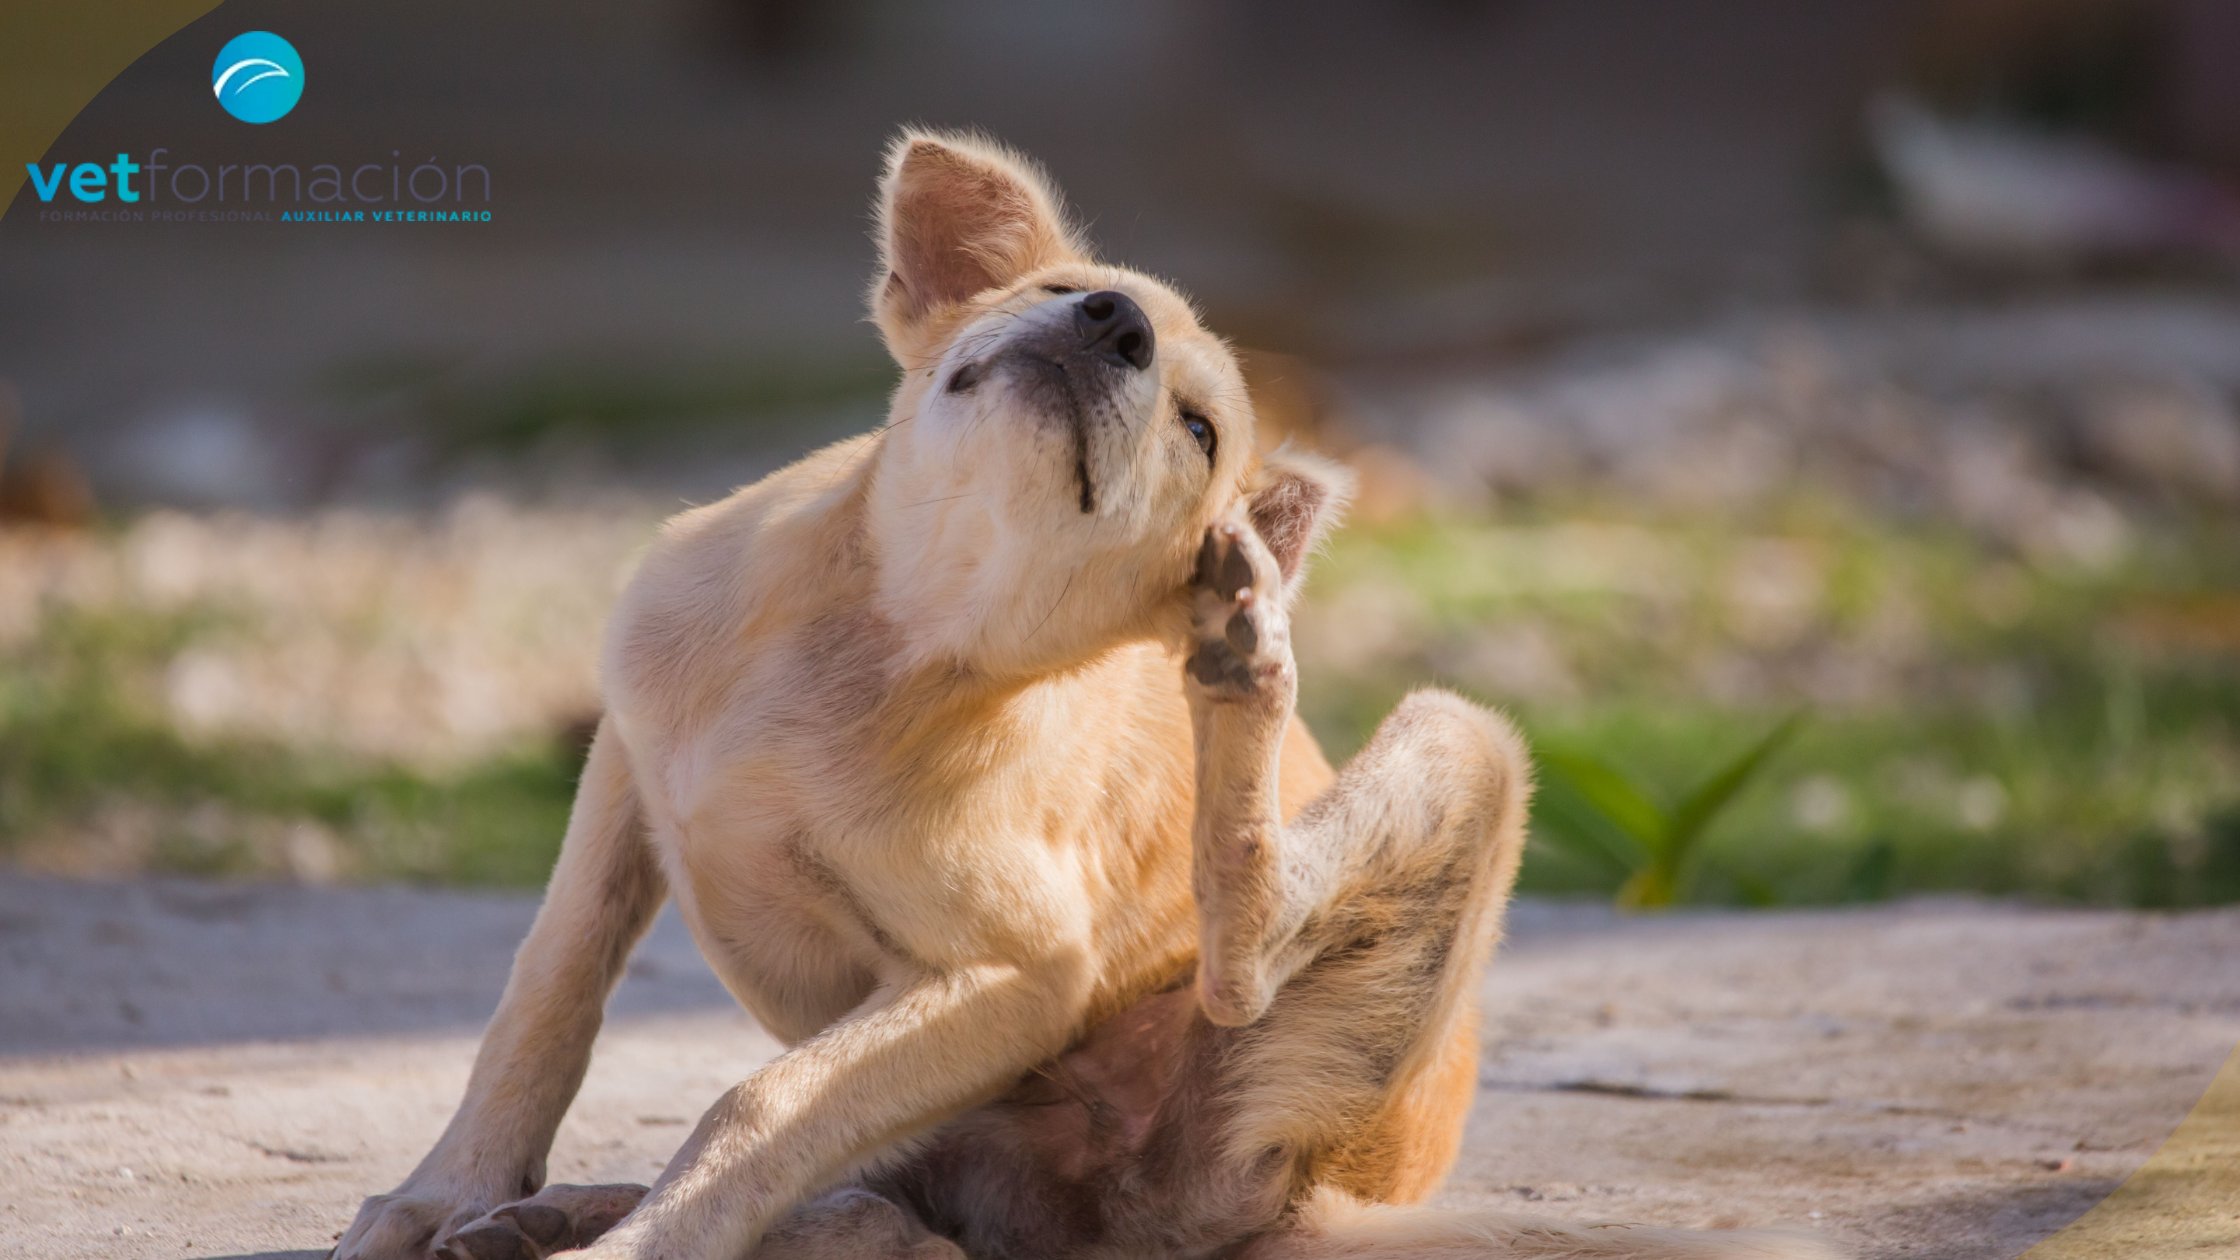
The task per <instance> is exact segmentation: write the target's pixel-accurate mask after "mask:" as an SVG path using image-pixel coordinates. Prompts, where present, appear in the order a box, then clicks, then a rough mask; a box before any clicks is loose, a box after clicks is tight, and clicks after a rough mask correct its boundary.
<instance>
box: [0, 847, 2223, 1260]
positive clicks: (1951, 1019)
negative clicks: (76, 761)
mask: <svg viewBox="0 0 2240 1260" xmlns="http://www.w3.org/2000/svg"><path fill="white" fill-rule="evenodd" d="M534 908H535V903H534V900H533V899H532V898H528V897H522V896H515V895H497V894H473V893H458V892H423V891H413V890H404V889H319V888H306V887H295V886H281V885H239V884H203V883H193V882H182V881H137V882H127V883H72V882H61V881H54V880H47V879H34V878H27V877H20V876H0V958H4V965H0V1254H4V1255H6V1256H10V1257H15V1258H17V1260H49V1258H60V1257H91V1256H101V1257H118V1258H120V1260H136V1258H140V1257H164V1258H166V1260H168V1258H171V1257H258V1258H260V1260H281V1258H282V1257H290V1258H294V1257H303V1258H309V1257H315V1256H318V1255H320V1254H322V1253H323V1252H324V1250H325V1249H326V1248H327V1246H328V1245H329V1243H330V1240H331V1239H332V1238H333V1237H334V1236H335V1235H336V1233H337V1232H338V1231H339V1230H341V1228H342V1227H343V1225H344V1224H345V1223H346V1222H347V1221H348V1220H349V1218H350V1216H351V1213H352V1212H353V1210H354V1209H355V1207H356V1205H357V1202H358V1200H359V1198H360V1197H361V1196H363V1195H365V1194H367V1193H370V1192H373V1191H376V1190H381V1189H385V1188H387V1187H388V1186H389V1185H390V1184H391V1183H393V1182H395V1181H396V1180H397V1179H398V1178H400V1177H401V1176H402V1175H403V1174H404V1173H405V1172H406V1171H407V1170H408V1169H409V1168H410V1167H411V1165H412V1163H413V1162H414V1161H415V1160H416V1159H417V1158H418V1157H419V1155H420V1153H421V1152H422V1151H423V1150H424V1148H425V1147H426V1146H427V1145H428V1144H429V1142H430V1141H431V1140H432V1139H433V1138H434V1137H435V1135H436V1133H437V1132H438V1130H439V1129H440V1128H441V1127H442V1125H443V1123H444V1120H445V1118H446V1117H447V1116H448V1114H449V1112H450V1109H451V1106H452V1104H453V1102H454V1101H455V1100H456V1098H457V1096H458V1093H459V1090H460V1087H461V1085H462V1084H463V1082H464V1079H465V1076H466V1071H467V1066H468V1062H469V1060H470V1058H471V1056H472V1053H473V1049H474V1044H475V1035H476V1031H477V1028H478V1025H479V1023H480V1021H481V1020H482V1019H483V1018H484V1017H485V1016H486V1015H487V1013H488V1011H489V1009H490V1007H491V1005H492V1003H493V1001H494V1000H495V998H496V995H497V992H498V990H499V988H500V986H501V984H502V983H503V980H504V975H505V970H506V966H507V962H508V960H509V957H510V955H511V952H512V948H513V945H514V943H515V942H516V940H518V938H519V937H520V935H521V933H522V931H523V930H524V928H525V927H526V926H527V924H528V921H529V918H530V915H531V914H532V913H533V911H534ZM2236 958H2240V912H2234V911H2222V912H2211V913H2197V914H2185V915H2164V914H2137V913H2123V912H2109V911H2052V910H2033V909H2023V908H2017V907H2012V906H2005V905H1996V904H1985V903H1980V902H1969V901H1931V902H1911V903H1905V904H1899V905H1891V906H1881V907H1874V908H1869V909H1859V910H1845V911H1825V912H1784V913H1749V914H1737V913H1689V914H1678V915H1672V916H1667V917H1662V918H1648V919H1618V918H1614V917H1613V916H1611V915H1610V914H1609V913H1608V912H1606V911H1604V910H1601V909H1600V908H1594V907H1580V906H1557V905H1547V904H1531V903H1528V904H1524V905H1520V906H1519V907H1518V908H1517V909H1516V911H1515V913H1514V915H1513V917H1512V937H1511V940H1510V943H1509V944H1508V945H1507V946H1506V947H1504V949H1503V951H1502V953H1501V955H1500V957H1499V958H1498V959H1497V960H1496V962H1495V964H1494V966H1493V968H1492V970H1491V971H1490V973H1489V976H1488V979H1487V981H1486V996H1487V1001H1488V1009H1489V1012H1490V1014H1489V1021H1488V1037H1487V1045H1486V1053H1485V1059H1484V1068H1483V1075H1482V1083H1481V1088H1480V1091H1479V1095H1478V1102H1477V1106H1476V1110H1475V1112H1474V1113H1473V1115H1472V1116H1471V1118H1470V1130H1469V1134H1470V1136H1469V1142H1468V1146H1467V1148H1466V1150H1465V1152H1464V1154H1463V1157H1462V1160H1461V1162H1460V1164H1459V1165H1458V1166H1457V1168H1456V1170H1455V1173H1454V1176H1453V1177H1452V1178H1451V1180H1450V1182H1449V1185H1448V1188H1447V1189H1446V1190H1445V1191H1444V1192H1443V1193H1444V1197H1445V1199H1446V1200H1448V1201H1450V1202H1455V1203H1463V1202H1487V1201H1493V1202H1498V1203H1501V1204H1504V1205H1512V1204H1513V1205H1514V1206H1515V1208H1516V1209H1517V1210H1518V1211H1520V1212H1528V1213H1534V1214H1541V1215H1547V1216H1558V1217H1566V1218H1574V1219H1600V1220H1634V1221H1654V1222H1663V1223H1671V1224H1679V1225H1694V1226H1710V1225H1742V1224H1775V1223H1779V1224H1787V1225H1793V1226H1799V1227H1803V1228H1807V1229H1814V1230H1820V1231H1825V1232H1826V1233H1828V1234H1830V1235H1833V1236H1834V1237H1836V1238H1839V1239H1841V1240H1843V1241H1845V1242H1846V1243H1847V1244H1848V1245H1850V1246H1852V1247H1854V1248H1855V1249H1856V1250H1857V1251H1858V1252H1859V1253H1860V1254H1861V1255H1863V1256H1869V1257H1899V1256H1906V1257H1939V1258H1945V1260H1962V1258H1970V1260H1972V1258H1975V1257H2005V1256H2014V1255H2017V1254H2019V1253H2020V1252H2022V1251H2023V1250H2024V1249H2025V1248H2027V1247H2029V1246H2030V1245H2031V1244H2033V1243H2036V1242H2038V1241H2039V1240H2041V1239H2043V1238H2045V1237H2047V1236H2048V1235H2050V1234H2052V1233H2053V1232H2054V1231H2056V1230H2057V1229H2060V1228H2061V1227H2062V1226H2063V1225H2066V1224H2068V1223H2069V1222H2070V1221H2072V1220H2074V1219H2075V1218H2076V1217H2078V1216H2079V1215H2080V1214H2081V1213H2084V1212H2085V1211H2086V1209H2088V1208H2090V1207H2092V1206H2093V1205H2094V1204H2095V1203H2097V1202H2099V1201H2100V1200H2102V1199H2103V1198H2104V1197H2106V1196H2108V1194H2109V1192H2110V1191H2111V1190H2113V1189H2114V1188H2115V1187H2116V1186H2117V1185H2118V1183H2119V1182H2122V1181H2123V1180H2124V1179H2125V1178H2126V1177H2128V1176H2130V1175H2131V1174H2132V1173H2133V1172H2134V1171H2135V1170H2137V1169H2138V1168H2139V1167H2140V1165H2141V1164H2142V1163H2143V1162H2144V1161H2146V1160H2147V1158H2148V1156H2149V1154H2150V1153H2152V1152H2154V1151H2155V1150H2156V1149H2157V1148H2158V1147H2160V1146H2162V1144H2163V1143H2164V1140H2165V1139H2166V1138H2168V1137H2169V1136H2170V1134H2171V1133H2172V1131H2173V1129H2174V1128H2176V1127H2177V1126H2178V1124H2179V1122H2180V1120H2181V1119H2182V1118H2184V1117H2185V1116H2186V1115H2187V1112H2188V1110H2189V1109H2190V1108H2193V1107H2194V1105H2195V1103H2196V1101H2197V1100H2199V1099H2201V1098H2202V1096H2203V1092H2204V1090H2206V1089H2208V1087H2209V1085H2210V1082H2211V1079H2212V1078H2213V1077H2215V1076H2216V1075H2217V1073H2218V1070H2219V1068H2220V1067H2221V1066H2222V1065H2223V1064H2224V1063H2225V1061H2226V1059H2227V1057H2228V1056H2229V1055H2230V1054H2231V1053H2232V1051H2233V1048H2234V1044H2235V1042H2236V1041H2240V966H2235V965H2234V960H2235V959H2236ZM776 1049H777V1047H776V1045H775V1043H774V1042H772V1040H771V1039H770V1038H769V1037H768V1036H767V1035H765V1034H764V1033H762V1032H761V1031H760V1030H759V1029H757V1028H756V1027H755V1025H754V1024H753V1022H752V1021H751V1020H749V1019H747V1018H746V1017H745V1016H744V1015H743V1014H741V1013H739V1012H738V1011H737V1010H736V1009H735V1007H733V1005H732V1004H731V1002H730V1000H729V998H728V997H727V996H726V995H725V994H724V992H723V990H722V989H721V988H720V986H718V985H717V984H716V982H715V981H714V979H713V978H712V977H711V976H710V975H709V974H708V972H707V970H706V968H705V967H704V966H703V965H702V964H701V962H700V960H699V957H698V955H697V953H696V952H695V950H694V949H693V946H692V943H691V941H690V939H689V937H687V936H686V934H685V933H684V931H683V929H682V927H681V926H680V925H679V924H678V923H677V922H676V920H675V918H674V916H673V915H670V916H667V917H665V918H664V919H663V921H662V923H661V925H660V926H659V927H658V928H657V929H656V931H655V933H654V935H653V936H652V937H651V938H650V939H649V940H648V941H647V943H646V945H645V946H644V947H643V948H642V949H641V950H640V951H639V954H638V956H637V959H636V960H635V962H634V963H633V964H632V967H631V971H630V976H629V979H628V980H627V981H626V982H625V983H624V984H623V986H622V989H621V991H620V992H619V993H618V994H617V996H616V998H615V1001H614V1005H613V1010H612V1013H611V1017H610V1022H609V1025H608V1031H607V1033H606V1035H605V1037H604V1038H603V1039H602V1041H601V1043H600V1048H599V1053H598V1058H597V1060H596V1062H595V1063H594V1065H593V1067H592V1070H591V1076H590V1079H589V1081H588V1082H587V1083H586V1085H585V1087H584V1091H583V1094H582V1097H581V1099H580V1100H579V1101H578V1103H577V1105H576V1108H575V1110H574V1111H573V1113H571V1115H570V1116H569V1119H568V1121H567V1123H566V1124H565V1125H564V1126H563V1127H562V1129H561V1131H560V1136H559V1141H558V1143H557V1145H556V1147H555V1150H554V1152H553V1158H552V1162H551V1175H552V1177H553V1179H554V1180H564V1181H619V1180H632V1181H648V1180H651V1178H652V1177H653V1175H654V1174H655V1172H656V1170H658V1169H659V1168H660V1166H661V1164H662V1162H663V1160H664V1158H665V1157H666V1156H667V1155H668V1154H669V1153H670V1152H671V1151H672V1150H673V1149H674V1148H675V1146H676V1145H677V1143H678V1142H679V1141H680V1140H682V1138H683V1137H684V1135H685V1133H686V1132H687V1127H688V1122H689V1120H690V1118H692V1117H693V1116H695V1115H696V1114H697V1112H698V1111H699V1109H700V1108H701V1107H702V1106H704V1105H705V1104H707V1103H708V1102H710V1101H711V1100H712V1099H713V1098H714V1097H715V1095H716V1094H717V1093H718V1092H719V1091H720V1090H721V1089H723V1088H724V1087H725V1086H726V1085H727V1084H729V1083H730V1082H732V1081H733V1080H736V1079H737V1078H738V1077H740V1076H742V1075H744V1074H745V1073H747V1072H749V1071H751V1070H752V1069H753V1068H754V1066H755V1065H756V1064H757V1063H760V1062H762V1061H763V1060H764V1059H766V1058H767V1057H768V1056H770V1055H771V1054H773V1053H775V1051H776ZM2225 1075H2226V1077H2227V1078H2232V1081H2233V1083H2240V1076H2236V1075H2235V1074H2234V1073H2231V1072H2227V1073H2226V1074H2225ZM2225 1086H2226V1082H2224V1081H2222V1080H2220V1084H2219V1094H2220V1096H2221V1095H2222V1094H2223V1093H2226V1092H2230V1091H2228V1090H2227V1089H2226V1088H2225ZM2203 1110H2204V1111H2207V1110H2209V1108H2207V1107H2204V1109H2203ZM2227 1119H2228V1120H2229V1119H2230V1117H2227ZM2199 1124H2200V1120H2199V1118H2198V1117H2197V1119H2196V1120H2195V1121H2189V1122H2188V1125H2187V1130H2188V1131H2189V1132H2198V1131H2199ZM2227 1127H2230V1126H2229V1125H2228V1126H2227ZM2226 1136H2227V1137H2229V1136H2230V1135H2226ZM2181 1145H2183V1143H2173V1144H2172V1146H2173V1148H2175V1147H2178V1146H2181ZM2196 1146H2198V1143H2196ZM2233 1153H2234V1152H2232V1151H2225V1152H2222V1153H2221V1154H2220V1155H2217V1156H2216V1157H2215V1158H2221V1159H2224V1160H2225V1162H2226V1163H2227V1164H2229V1163H2230V1162H2231V1160H2230V1156H2231V1155H2232V1154H2233ZM2168 1158H2169V1156H2168V1154H2167V1153H2166V1154H2165V1155H2164V1156H2158V1157H2157V1164H2158V1166H2159V1165H2160V1164H2162V1163H2163V1162H2164V1161H2165V1160H2166V1159H2168ZM2188 1158H2190V1159H2191V1160H2192V1161H2193V1162H2194V1163H2196V1164H2200V1163H2202V1162H2203V1161H2204V1160H2210V1159H2211V1158H2212V1157H2210V1156H2202V1155H2199V1154H2196V1155H2194V1156H2190V1157H2188ZM2141 1180H2145V1179H2144V1178H2142V1179H2141ZM2138 1184H2139V1182H2134V1186H2136V1185H2138ZM2126 1193H2127V1194H2130V1193H2132V1191H2131V1190H2130V1189H2127V1191H2126ZM2219 1193H2222V1192H2221V1191H2220V1192H2219ZM2122 1199H2123V1196H2118V1198H2117V1199H2116V1200H2111V1205H2113V1204H2115V1203H2118V1202H2120V1201H2121V1200H2122ZM2227 1206H2229V1208H2230V1213H2229V1214H2230V1215H2231V1216H2232V1218H2233V1220H2232V1222H2231V1223H2230V1225H2229V1226H2224V1225H2219V1226H2216V1227H2215V1228H2214V1229H2213V1230H2212V1234H2213V1235H2214V1237H2210V1238H2209V1241H2208V1242H2207V1243H2206V1244H2204V1243H2203V1241H2202V1239H2203V1238H2204V1237H2208V1236H2205V1235H2200V1234H2199V1233H2198V1232H2197V1233H2196V1234H2195V1235H2194V1236H2193V1238H2194V1241H2193V1243H2192V1244H2191V1245H2193V1246H2195V1247H2197V1248H2202V1249H2199V1250H2195V1251H2193V1252H2190V1253H2189V1254H2200V1255H2207V1254H2213V1249H2214V1248H2215V1247H2216V1246H2217V1245H2218V1241H2219V1240H2223V1241H2230V1242H2232V1243H2233V1244H2235V1245H2236V1246H2240V1200H2236V1201H2233V1202H2231V1203H2230V1204H2228V1205H2227ZM2107 1210H2108V1209H2103V1213H2105V1212H2106V1211H2107ZM2100 1215H2102V1214H2097V1213H2096V1214H2095V1216H2096V1219H2097V1218H2098V1217H2099V1216H2100ZM2219 1219H2221V1217H2220V1218H2219ZM2228 1235H2229V1237H2227V1236H2228ZM2062 1254H2064V1255H2067V1254H2077V1255H2085V1254H2092V1255H2098V1254H2109V1255H2114V1254H2124V1251H2123V1249H2121V1248H2117V1249H2114V1250H2107V1249H2102V1250H2092V1249H2086V1250H2084V1251H2075V1250H2073V1249H2072V1251H2068V1252H2063V1253H2062ZM2133 1254H2139V1253H2138V1252H2136V1251H2134V1252H2133Z"/></svg>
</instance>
